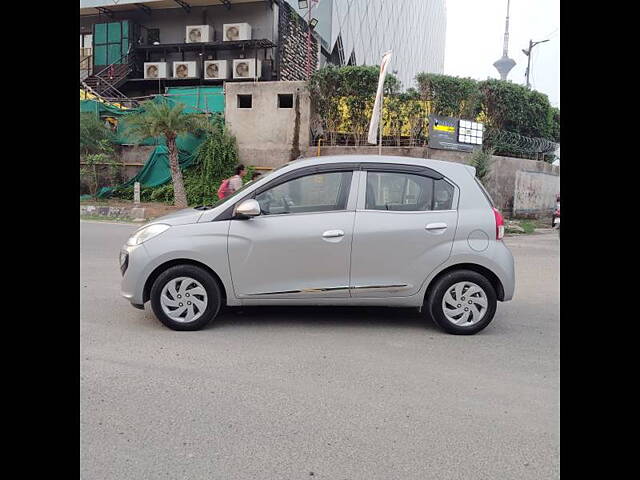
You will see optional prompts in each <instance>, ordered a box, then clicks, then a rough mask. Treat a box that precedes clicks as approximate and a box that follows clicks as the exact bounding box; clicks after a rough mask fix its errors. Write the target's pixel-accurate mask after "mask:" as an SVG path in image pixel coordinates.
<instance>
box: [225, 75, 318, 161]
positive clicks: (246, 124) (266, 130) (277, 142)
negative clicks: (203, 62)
mask: <svg viewBox="0 0 640 480" xmlns="http://www.w3.org/2000/svg"><path fill="white" fill-rule="evenodd" d="M224 88H225V111H224V113H225V121H226V124H227V127H228V128H229V131H230V132H231V133H232V134H233V135H235V136H236V139H237V142H238V154H239V157H240V161H241V162H242V163H244V164H245V165H256V166H261V167H277V166H279V165H282V164H283V163H285V162H287V161H289V160H290V156H291V151H292V147H293V138H294V130H295V117H296V109H295V108H287V109H285V108H278V94H293V95H294V98H295V95H298V96H299V99H300V129H299V142H298V143H299V148H300V150H301V153H302V154H303V155H304V151H305V146H306V145H309V93H308V91H307V90H306V86H305V82H250V83H238V82H235V83H233V82H227V83H225V87H224ZM238 95H252V107H251V108H238V99H237V96H238ZM294 107H295V100H294Z"/></svg>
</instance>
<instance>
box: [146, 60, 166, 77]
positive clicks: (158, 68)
mask: <svg viewBox="0 0 640 480" xmlns="http://www.w3.org/2000/svg"><path fill="white" fill-rule="evenodd" d="M144 78H167V62H144Z"/></svg>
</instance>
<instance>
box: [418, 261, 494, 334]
mask: <svg viewBox="0 0 640 480" xmlns="http://www.w3.org/2000/svg"><path fill="white" fill-rule="evenodd" d="M425 304H426V307H427V308H426V310H427V312H428V313H429V314H431V317H432V318H433V321H434V322H436V324H437V325H438V326H439V327H440V328H442V329H443V330H445V331H446V332H449V333H453V334H455V335H473V334H474V333H478V332H479V331H480V330H482V329H484V328H485V327H486V326H487V325H489V323H491V320H493V316H494V315H495V313H496V307H497V298H496V292H495V289H494V288H493V285H491V282H489V280H487V278H486V277H484V276H483V275H481V274H479V273H478V272H474V271H472V270H455V271H452V272H449V273H446V274H445V275H443V276H442V277H440V278H439V279H438V280H436V283H435V284H434V286H433V288H432V289H431V291H430V294H429V297H428V298H427V299H426V301H425Z"/></svg>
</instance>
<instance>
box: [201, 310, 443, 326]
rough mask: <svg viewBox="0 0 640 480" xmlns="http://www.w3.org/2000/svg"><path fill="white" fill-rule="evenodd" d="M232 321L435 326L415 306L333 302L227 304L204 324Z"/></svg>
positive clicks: (255, 323)
mask: <svg viewBox="0 0 640 480" xmlns="http://www.w3.org/2000/svg"><path fill="white" fill-rule="evenodd" d="M231 325H233V326H238V325H252V326H256V325H264V326H274V325H278V326H287V325H291V326H293V325H313V326H331V327H354V326H355V327H389V326H393V327H408V328H419V329H421V330H424V329H427V330H437V327H436V325H435V324H434V323H433V321H432V320H430V319H428V318H426V317H425V315H424V314H423V313H419V312H418V310H417V309H414V308H390V307H335V306H272V307H270V306H259V307H233V308H232V307H227V308H225V309H223V310H222V311H221V312H220V314H219V315H218V317H216V318H215V319H214V320H213V322H211V324H210V325H209V326H208V327H207V328H220V327H226V326H231Z"/></svg>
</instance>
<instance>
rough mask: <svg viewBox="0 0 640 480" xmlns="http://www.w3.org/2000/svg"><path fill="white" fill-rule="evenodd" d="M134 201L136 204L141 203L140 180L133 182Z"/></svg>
mask: <svg viewBox="0 0 640 480" xmlns="http://www.w3.org/2000/svg"><path fill="white" fill-rule="evenodd" d="M133 203H134V204H135V205H136V206H137V205H140V182H135V183H134V184H133Z"/></svg>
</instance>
